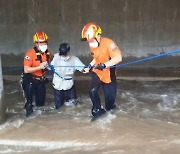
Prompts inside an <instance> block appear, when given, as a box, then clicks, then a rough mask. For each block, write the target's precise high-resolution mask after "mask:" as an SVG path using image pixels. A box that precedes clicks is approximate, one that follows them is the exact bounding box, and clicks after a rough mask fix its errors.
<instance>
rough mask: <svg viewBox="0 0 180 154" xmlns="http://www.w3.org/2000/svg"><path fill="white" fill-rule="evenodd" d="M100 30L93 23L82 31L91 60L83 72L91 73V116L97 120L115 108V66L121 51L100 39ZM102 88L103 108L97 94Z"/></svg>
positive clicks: (111, 43) (109, 42) (120, 58)
mask: <svg viewBox="0 0 180 154" xmlns="http://www.w3.org/2000/svg"><path fill="white" fill-rule="evenodd" d="M101 34H102V30H101V28H100V27H99V26H98V25H97V24H95V23H88V24H86V25H85V26H84V28H83V29H82V38H81V39H82V41H86V42H88V44H89V47H90V51H91V54H92V56H93V60H92V61H91V62H90V64H89V66H88V67H87V68H85V70H84V72H85V73H88V72H89V71H91V70H92V73H91V83H90V98H91V101H92V116H93V118H94V119H95V118H97V117H99V116H101V115H102V114H104V113H105V112H106V111H110V110H112V109H115V108H116V105H115V99H116V74H115V69H116V67H115V65H116V64H118V63H120V62H121V61H122V55H121V51H120V49H119V48H118V46H117V45H116V43H115V42H114V41H113V40H111V39H109V38H105V37H101ZM101 86H102V88H103V93H104V97H105V108H104V107H103V106H102V105H101V100H100V97H99V94H98V91H99V88H100V87H101Z"/></svg>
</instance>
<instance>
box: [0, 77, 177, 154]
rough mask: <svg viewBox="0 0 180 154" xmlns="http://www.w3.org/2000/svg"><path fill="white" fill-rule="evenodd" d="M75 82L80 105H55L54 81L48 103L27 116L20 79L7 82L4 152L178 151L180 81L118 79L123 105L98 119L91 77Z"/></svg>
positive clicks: (1, 149) (1, 128)
mask: <svg viewBox="0 0 180 154" xmlns="http://www.w3.org/2000/svg"><path fill="white" fill-rule="evenodd" d="M75 84H76V88H77V93H78V96H79V102H80V103H79V104H78V105H77V106H69V104H66V105H64V106H63V107H62V108H61V109H59V110H54V109H53V102H54V100H53V89H52V87H51V85H50V84H49V85H48V86H47V99H46V106H45V107H44V108H34V111H35V112H34V115H33V116H32V117H31V118H25V111H24V109H23V107H24V98H23V97H22V93H21V90H20V85H19V82H17V81H5V99H4V102H5V108H6V122H5V123H3V124H2V125H1V126H0V135H1V138H0V152H1V153H13V152H21V153H29V152H30V151H31V153H33V154H36V153H38V154H39V153H49V152H51V153H54V154H55V153H57V154H58V153H73V154H76V153H77V154H81V153H82V154H84V153H89V154H92V153H108V154H109V153H113V154H114V153H115V154H119V153H127V154H129V153H130V154H131V153H132V154H144V153H147V154H150V153H175V154H176V153H177V154H178V152H179V150H180V119H179V117H180V112H179V111H180V80H175V81H153V82H152V81H127V80H118V95H117V105H118V109H117V110H116V111H115V112H114V113H107V114H106V115H105V116H104V117H102V118H101V119H99V120H97V121H95V122H90V118H91V117H90V109H91V101H90V98H89V96H88V91H89V89H88V87H89V80H86V81H76V83H75ZM100 94H102V91H100ZM101 97H102V102H103V95H101ZM102 104H103V103H102ZM1 145H3V146H1ZM9 147H10V148H9Z"/></svg>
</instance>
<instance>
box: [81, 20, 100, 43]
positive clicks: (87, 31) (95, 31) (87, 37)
mask: <svg viewBox="0 0 180 154" xmlns="http://www.w3.org/2000/svg"><path fill="white" fill-rule="evenodd" d="M101 34H102V30H101V28H100V27H99V26H98V25H96V24H95V23H92V22H91V23H88V24H86V25H85V26H84V28H83V29H82V34H81V40H82V41H87V42H90V41H92V40H93V39H94V38H97V36H98V35H101Z"/></svg>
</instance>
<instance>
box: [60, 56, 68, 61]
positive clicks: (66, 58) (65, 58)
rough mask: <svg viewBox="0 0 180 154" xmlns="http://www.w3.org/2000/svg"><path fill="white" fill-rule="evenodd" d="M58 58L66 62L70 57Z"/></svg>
mask: <svg viewBox="0 0 180 154" xmlns="http://www.w3.org/2000/svg"><path fill="white" fill-rule="evenodd" d="M60 58H61V59H62V60H64V61H68V60H69V58H70V57H69V56H65V57H64V56H60Z"/></svg>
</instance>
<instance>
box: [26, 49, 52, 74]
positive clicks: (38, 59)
mask: <svg viewBox="0 0 180 154" xmlns="http://www.w3.org/2000/svg"><path fill="white" fill-rule="evenodd" d="M51 59H52V54H51V52H50V51H49V50H47V51H46V52H45V53H44V54H42V53H41V52H40V51H39V50H38V49H37V48H36V47H34V48H32V49H30V50H29V51H28V52H27V53H26V54H25V57H24V66H29V67H37V66H39V65H40V63H42V62H45V61H47V62H48V63H50V61H51ZM31 74H32V75H34V76H44V75H45V70H37V71H35V72H32V73H31Z"/></svg>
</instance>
